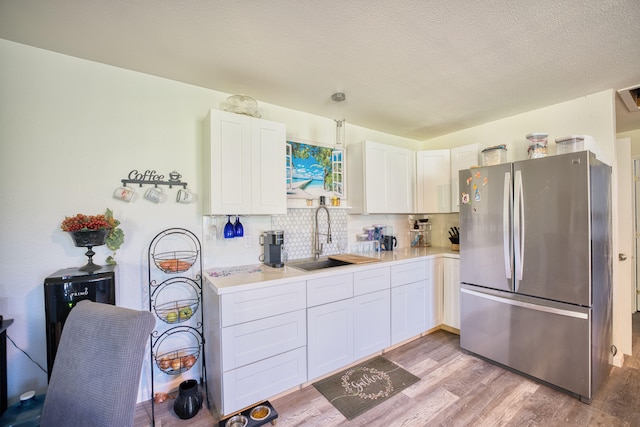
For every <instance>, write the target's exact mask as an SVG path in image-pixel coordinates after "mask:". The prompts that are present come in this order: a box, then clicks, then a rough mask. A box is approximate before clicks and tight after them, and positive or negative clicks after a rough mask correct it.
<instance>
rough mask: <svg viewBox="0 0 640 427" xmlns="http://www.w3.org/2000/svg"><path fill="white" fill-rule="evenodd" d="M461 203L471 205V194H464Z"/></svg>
mask: <svg viewBox="0 0 640 427" xmlns="http://www.w3.org/2000/svg"><path fill="white" fill-rule="evenodd" d="M460 201H461V202H462V203H463V204H465V205H466V204H469V193H462V197H460Z"/></svg>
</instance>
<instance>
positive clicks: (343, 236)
mask: <svg viewBox="0 0 640 427" xmlns="http://www.w3.org/2000/svg"><path fill="white" fill-rule="evenodd" d="M316 209H317V208H313V209H310V208H300V209H297V208H289V209H288V210H287V214H286V215H274V216H272V217H271V227H272V229H274V230H284V247H285V250H286V253H287V257H288V259H289V260H293V259H301V258H311V257H313V256H314V253H313V251H314V242H315V240H314V233H315V219H316ZM328 211H329V218H330V221H331V240H332V242H331V243H327V236H326V234H327V212H326V211H325V210H324V209H320V210H319V211H318V230H319V232H320V243H322V244H323V248H322V254H321V256H327V255H333V254H338V253H342V252H346V251H347V210H346V209H344V208H338V207H330V208H328Z"/></svg>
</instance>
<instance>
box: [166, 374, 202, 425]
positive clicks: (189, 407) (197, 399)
mask: <svg viewBox="0 0 640 427" xmlns="http://www.w3.org/2000/svg"><path fill="white" fill-rule="evenodd" d="M201 407H202V393H201V392H200V390H199V389H198V382H197V381H196V380H187V381H183V382H182V383H180V387H179V388H178V396H176V400H175V402H174V403H173V412H175V413H176V415H177V416H178V417H180V418H182V419H183V420H188V419H189V418H193V417H195V416H196V414H197V413H198V411H199V410H200V408H201Z"/></svg>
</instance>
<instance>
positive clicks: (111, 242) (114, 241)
mask: <svg viewBox="0 0 640 427" xmlns="http://www.w3.org/2000/svg"><path fill="white" fill-rule="evenodd" d="M105 217H106V218H107V221H109V222H110V223H111V224H113V226H112V227H111V232H109V235H108V236H107V241H106V243H107V247H108V248H109V249H111V250H112V251H113V254H111V255H109V256H108V257H107V264H116V260H115V258H114V256H115V255H116V251H117V250H118V249H120V246H122V244H123V243H124V231H122V229H121V228H120V227H119V225H120V221H118V220H117V219H115V218H114V217H113V212H112V211H111V209H109V208H107V211H106V213H105Z"/></svg>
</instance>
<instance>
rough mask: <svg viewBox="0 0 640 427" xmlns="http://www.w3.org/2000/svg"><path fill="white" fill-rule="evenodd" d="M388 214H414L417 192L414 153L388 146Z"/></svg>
mask: <svg viewBox="0 0 640 427" xmlns="http://www.w3.org/2000/svg"><path fill="white" fill-rule="evenodd" d="M387 150H388V155H387V180H388V181H387V206H386V211H383V212H387V213H413V212H414V209H413V207H414V203H413V200H414V192H415V185H414V182H415V166H414V165H415V159H414V152H413V151H411V150H407V149H406V148H399V147H393V146H388V147H387Z"/></svg>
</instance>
